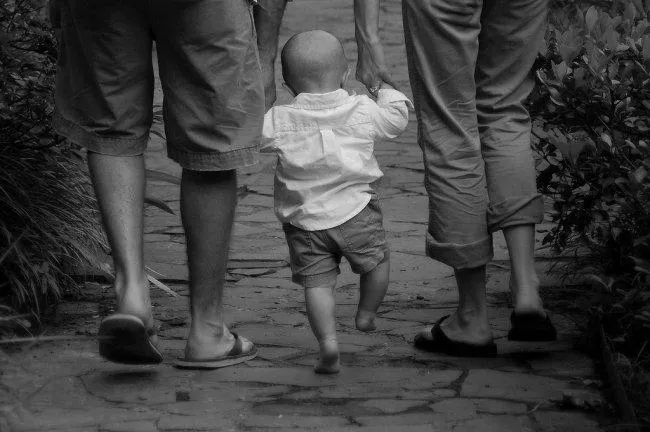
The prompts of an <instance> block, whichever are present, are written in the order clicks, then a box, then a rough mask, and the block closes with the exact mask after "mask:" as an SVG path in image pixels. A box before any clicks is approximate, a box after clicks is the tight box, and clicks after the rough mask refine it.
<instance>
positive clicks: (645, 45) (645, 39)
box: [641, 35, 650, 61]
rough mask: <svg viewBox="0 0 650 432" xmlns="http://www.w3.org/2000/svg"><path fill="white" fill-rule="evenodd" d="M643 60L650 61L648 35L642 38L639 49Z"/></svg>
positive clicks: (649, 38) (649, 37)
mask: <svg viewBox="0 0 650 432" xmlns="http://www.w3.org/2000/svg"><path fill="white" fill-rule="evenodd" d="M641 52H642V55H643V60H646V61H647V60H650V35H645V36H643V45H642V48H641Z"/></svg>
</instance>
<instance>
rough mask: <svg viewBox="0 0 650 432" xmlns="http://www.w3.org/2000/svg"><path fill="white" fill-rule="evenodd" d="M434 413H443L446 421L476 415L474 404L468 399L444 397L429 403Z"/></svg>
mask: <svg viewBox="0 0 650 432" xmlns="http://www.w3.org/2000/svg"><path fill="white" fill-rule="evenodd" d="M429 407H430V408H431V409H432V410H433V411H434V412H436V413H440V414H444V416H445V419H446V420H447V421H457V420H466V419H470V418H474V417H476V405H475V404H474V403H473V402H472V401H471V400H468V399H461V398H454V399H445V400H443V401H440V402H436V403H434V404H431V405H429Z"/></svg>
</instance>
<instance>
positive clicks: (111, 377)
mask: <svg viewBox="0 0 650 432" xmlns="http://www.w3.org/2000/svg"><path fill="white" fill-rule="evenodd" d="M116 367H117V365H116ZM186 375H187V373H186V372H182V371H179V370H164V372H161V371H160V369H155V368H153V367H151V368H146V369H145V368H142V367H140V369H135V368H134V369H126V370H114V371H109V372H97V373H92V374H88V375H85V376H83V377H81V379H82V381H83V383H84V386H85V388H86V389H87V391H88V392H89V393H90V394H92V395H93V396H96V397H98V398H101V399H104V400H105V401H110V402H116V403H137V404H160V403H166V402H175V401H176V385H180V384H182V383H183V382H184V381H185V380H186Z"/></svg>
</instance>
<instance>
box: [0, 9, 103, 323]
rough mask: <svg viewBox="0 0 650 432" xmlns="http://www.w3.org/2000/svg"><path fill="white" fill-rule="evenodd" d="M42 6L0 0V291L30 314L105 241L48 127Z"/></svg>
mask: <svg viewBox="0 0 650 432" xmlns="http://www.w3.org/2000/svg"><path fill="white" fill-rule="evenodd" d="M40 13H41V10H40V9H39V5H38V3H34V2H29V1H22V2H21V1H16V2H13V1H10V2H5V3H2V4H1V5H0V42H1V43H0V167H2V174H1V175H0V201H1V202H2V205H0V298H2V299H3V301H4V302H5V303H7V304H8V305H11V306H13V308H15V309H18V310H29V311H31V312H33V313H34V315H38V313H39V312H40V310H41V309H42V305H44V304H45V302H46V301H48V300H51V299H54V298H56V297H58V296H59V295H60V293H61V292H62V290H63V289H64V288H66V287H67V286H69V285H71V284H72V280H71V278H70V277H69V276H67V274H66V271H65V270H66V268H68V267H69V266H71V265H75V264H81V263H85V264H88V263H90V264H92V265H97V264H98V262H97V260H96V258H95V257H96V256H97V254H96V250H97V249H98V248H100V247H101V246H102V245H103V243H104V238H103V234H102V232H101V230H100V229H99V228H98V224H97V212H96V209H95V206H94V198H93V196H92V192H91V191H90V188H89V184H88V176H87V174H86V172H85V166H84V164H83V163H82V161H81V157H80V155H79V153H78V152H77V150H76V149H75V148H73V147H72V146H71V145H70V144H68V143H65V142H63V141H62V140H60V139H59V138H57V137H56V135H55V134H54V133H53V131H52V128H51V126H50V119H51V116H52V113H53V109H54V106H53V87H54V74H55V65H54V59H55V53H56V49H55V43H54V38H53V35H52V33H51V31H50V30H49V28H48V27H47V25H46V24H45V23H44V21H43V19H41V18H40V15H39V14H40ZM8 310H9V309H8V308H7V307H4V308H3V309H2V311H3V314H4V312H6V311H8ZM11 316H14V315H12V314H11V313H7V314H6V316H5V318H6V319H3V322H5V321H8V319H9V318H7V317H11Z"/></svg>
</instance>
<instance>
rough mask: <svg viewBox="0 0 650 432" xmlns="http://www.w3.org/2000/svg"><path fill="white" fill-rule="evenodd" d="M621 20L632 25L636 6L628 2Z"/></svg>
mask: <svg viewBox="0 0 650 432" xmlns="http://www.w3.org/2000/svg"><path fill="white" fill-rule="evenodd" d="M623 18H625V19H626V20H627V21H628V22H629V23H630V24H634V19H635V18H636V6H635V5H634V3H632V2H628V4H627V6H626V7H625V12H623Z"/></svg>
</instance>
